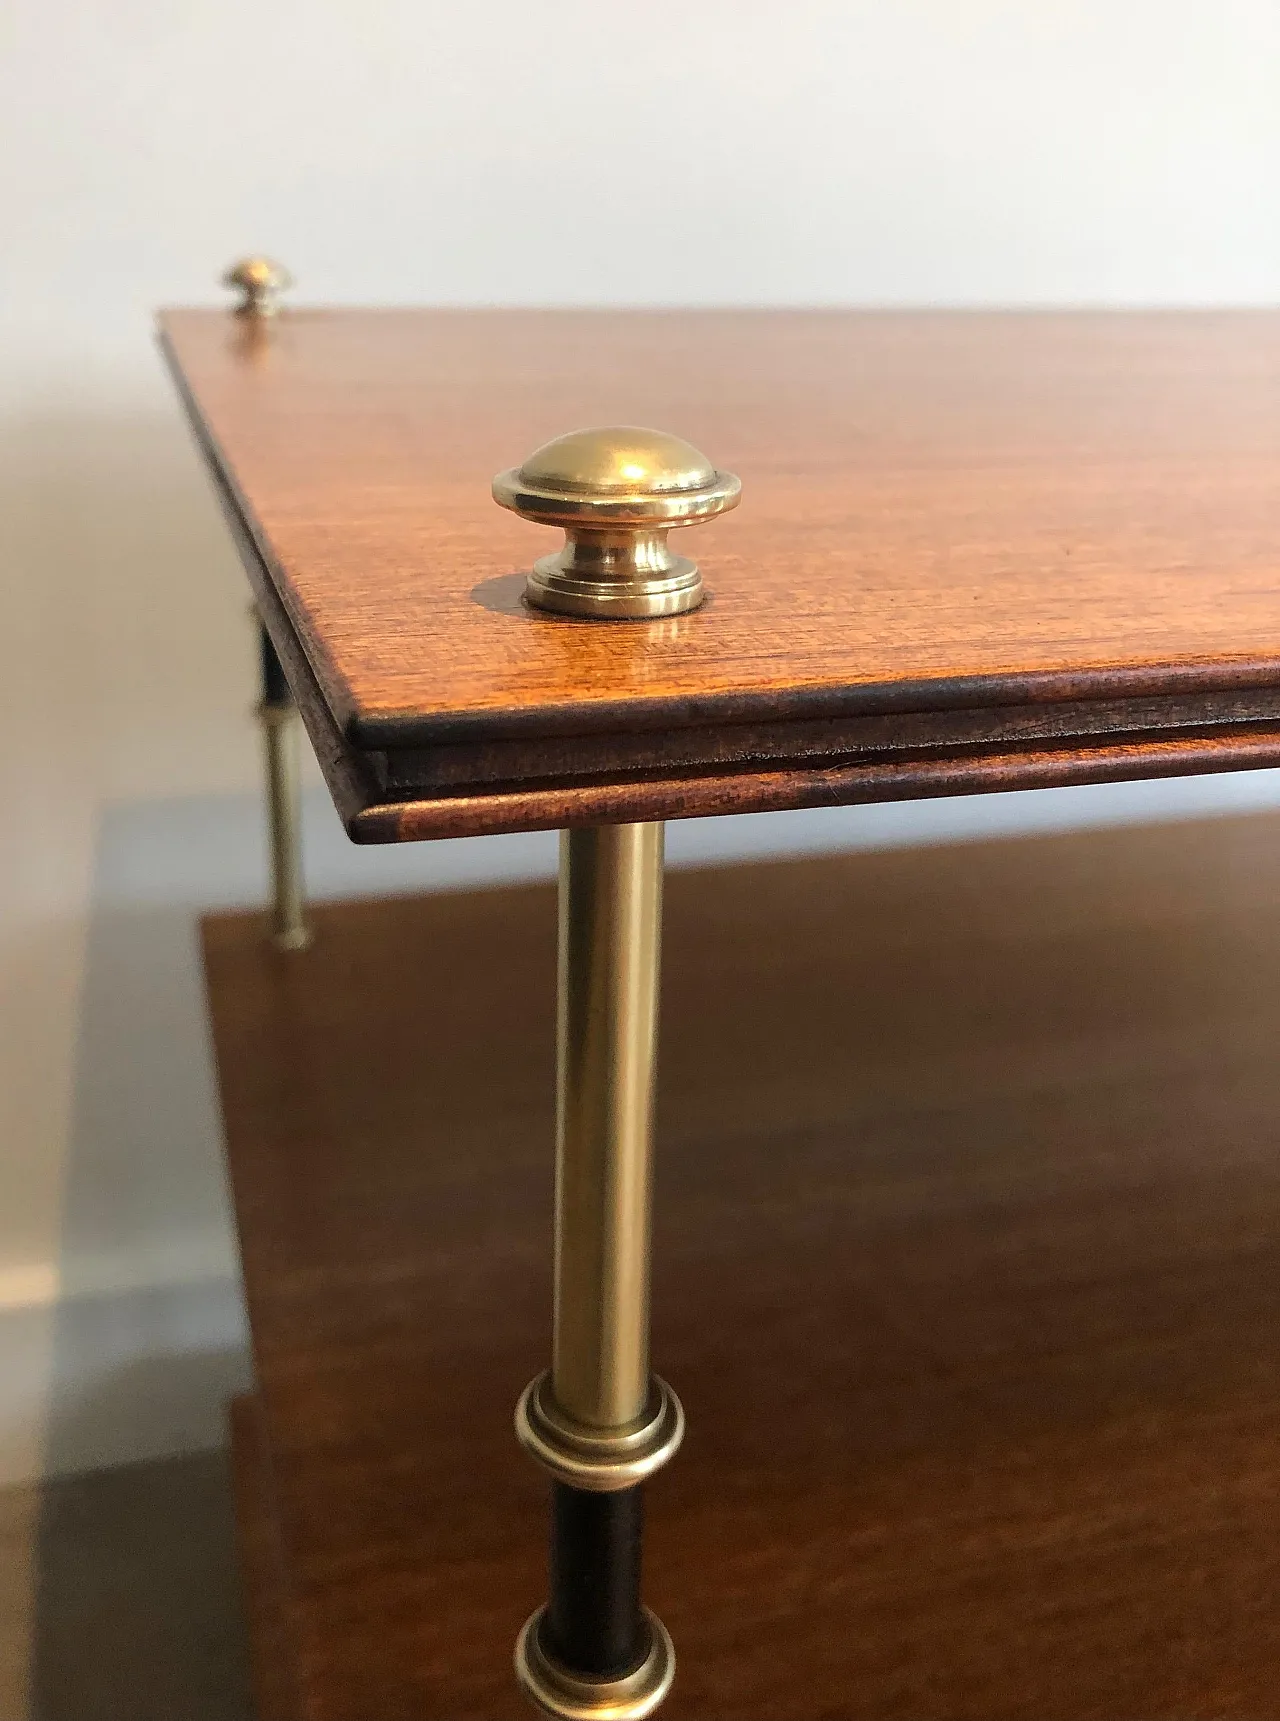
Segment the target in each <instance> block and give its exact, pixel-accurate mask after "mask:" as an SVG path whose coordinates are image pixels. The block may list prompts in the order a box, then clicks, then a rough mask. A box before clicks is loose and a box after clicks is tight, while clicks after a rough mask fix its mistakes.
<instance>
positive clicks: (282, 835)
mask: <svg viewBox="0 0 1280 1721" xmlns="http://www.w3.org/2000/svg"><path fill="white" fill-rule="evenodd" d="M261 644H262V703H261V704H260V705H259V707H258V718H259V721H260V722H261V724H262V744H263V751H264V755H265V766H266V796H267V831H268V837H269V841H270V853H271V939H272V943H274V944H275V945H276V946H277V948H278V949H280V950H305V949H306V948H307V946H308V945H309V944H310V943H311V929H310V927H309V926H308V925H307V918H306V899H305V897H304V895H303V884H302V790H301V772H300V759H299V749H298V712H297V708H296V707H295V705H294V703H293V697H292V695H291V694H290V692H289V684H288V682H287V681H286V680H285V675H284V671H283V669H282V668H281V667H280V659H279V658H278V657H277V656H276V650H275V647H274V646H273V645H272V643H271V639H270V636H269V635H268V633H267V630H266V629H265V628H263V629H262V630H261Z"/></svg>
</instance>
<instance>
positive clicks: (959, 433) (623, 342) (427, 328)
mask: <svg viewBox="0 0 1280 1721" xmlns="http://www.w3.org/2000/svg"><path fill="white" fill-rule="evenodd" d="M165 327H166V340H167V343H168V350H169V351H170V354H171V356H172V359H173V363H174V365H175V369H176V371H177V373H178V375H179V377H180V380H181V382H182V386H183V387H184V390H185V392H186V398H187V401H188V405H189V408H190V411H191V414H192V418H193V422H194V424H195V426H196V429H197V432H198V434H199V436H200V437H201V440H202V443H203V445H204V447H205V450H206V452H207V454H208V457H209V460H210V463H211V467H212V469H213V470H214V473H215V478H216V481H217V482H218V484H219V486H220V489H221V492H222V495H223V497H224V501H225V503H226V506H227V510H228V514H229V517H230V518H231V519H232V521H233V525H234V527H235V529H236V530H237V533H238V536H239V538H240V542H241V547H242V553H243V554H244V557H245V560H246V565H247V566H248V568H249V571H250V575H251V577H252V578H253V579H254V580H255V583H256V584H257V586H258V588H259V593H260V596H261V597H262V599H263V600H264V606H265V607H266V609H267V610H268V611H269V619H270V620H271V623H272V625H273V628H274V630H275V632H276V638H277V643H278V645H279V647H280V650H281V652H282V654H283V655H284V657H285V659H286V662H287V664H288V667H289V670H290V675H291V679H292V680H293V681H294V683H295V686H298V687H299V688H300V689H301V690H302V693H301V696H302V698H303V703H304V706H305V708H306V715H307V721H308V725H309V727H310V729H311V732H312V735H313V738H314V739H315V740H316V743H317V749H318V751H319V753H320V754H321V757H322V761H324V762H325V763H326V768H327V769H328V770H329V773H330V781H331V783H332V785H333V787H334V790H335V794H336V796H337V799H338V802H339V806H340V808H341V810H342V812H343V814H344V817H345V818H346V819H347V821H348V824H349V826H350V828H351V829H352V832H353V834H354V835H357V836H358V837H361V838H364V839H367V840H373V841H379V840H391V839H396V838H403V837H416V836H432V835H447V834H454V833H457V832H459V831H465V830H479V829H509V828H519V827H528V826H536V825H555V824H563V823H581V822H589V821H590V820H592V819H594V818H659V817H679V816H685V815H690V814H698V813H704V812H720V811H728V810H736V811H751V810H765V809H768V808H775V807H782V806H796V805H820V804H823V803H825V802H830V801H851V800H860V799H874V798H879V797H882V796H885V795H894V796H912V795H916V794H927V793H936V792H976V791H981V790H984V789H991V788H1004V787H1009V786H1014V785H1016V784H1019V783H1026V784H1029V785H1033V784H1036V783H1038V782H1044V781H1087V780H1093V779H1097V778H1103V777H1108V776H1136V775H1143V774H1147V773H1148V772H1149V771H1155V772H1160V771H1172V772H1176V771H1186V770H1204V769H1227V768H1238V767H1241V766H1248V765H1254V764H1271V763H1276V762H1277V761H1280V744H1278V741H1277V737H1278V736H1280V604H1278V603H1277V556H1278V546H1280V492H1278V491H1277V488H1276V485H1275V481H1274V474H1275V465H1276V458H1277V450H1280V316H1277V315H1273V314H1267V313H1233V314H1213V315H1210V314H1204V315H1172V314H1161V315H1143V316H1123V315H1079V316H1065V315H1036V316H1008V315H1003V316H986V315H972V314H970V315H950V316H942V315H866V314H862V315H859V314H852V313H781V312H776V313H773V312H771V313H746V312H743V313H714V314H712V313H706V314H698V313H679V314H676V313H665V314H664V313H628V314H593V313H581V312H580V313H552V312H541V313H537V312H519V313H515V312H502V313H462V312H457V313H448V312H297V311H295V312H290V313H288V314H287V315H285V316H282V317H281V318H279V319H278V320H277V321H276V322H274V323H273V324H271V325H269V326H267V327H265V328H257V327H255V326H254V325H251V324H246V323H245V322H244V321H242V320H237V319H235V318H232V317H229V316H226V315H225V314H221V313H215V312H181V313H173V314H171V315H170V316H169V317H168V318H167V319H166V324H165ZM618 420H630V421H633V422H637V421H638V422H641V423H644V422H653V423H657V424H659V425H662V426H664V427H670V428H673V429H676V430H678V431H680V432H681V433H682V434H685V435H688V436H690V437H691V438H692V439H693V440H694V441H695V442H697V443H699V444H700V445H702V446H703V447H705V448H706V449H707V450H708V451H709V452H710V453H711V454H712V455H713V457H714V458H715V459H716V460H718V461H719V462H720V463H721V464H723V465H725V466H727V467H730V468H732V469H734V470H737V471H739V472H740V473H741V475H742V477H743V480H744V485H745V490H744V502H743V505H742V507H741V508H740V509H739V510H738V511H737V513H735V514H733V515H730V516H728V517H726V518H725V519H724V520H723V521H720V522H717V523H716V524H714V525H712V526H708V527H705V528H699V529H698V530H697V531H696V532H691V533H689V534H688V545H689V548H690V549H691V550H692V551H693V553H694V554H696V555H697V556H698V557H699V559H700V560H701V562H702V564H703V567H704V571H705V574H706V577H707V582H708V585H709V587H710V593H711V596H710V601H709V602H708V604H707V606H706V607H705V608H704V609H703V610H701V611H699V612H697V613H695V614H693V615H690V616H686V617H680V618H676V619H674V620H669V621H665V622H660V623H644V624H634V625H627V624H616V625H605V624H600V623H591V622H577V621H571V620H567V619H564V618H553V617H549V616H546V615H539V614H535V613H534V612H532V611H530V610H528V609H527V608H526V607H525V606H524V605H523V603H522V602H521V599H520V592H521V587H522V579H521V576H520V573H519V570H520V569H522V568H525V567H527V566H528V565H529V562H530V560H531V558H532V557H533V556H534V555H535V554H538V553H540V552H541V551H542V550H545V549H546V548H548V547H550V546H551V545H552V543H553V542H554V537H553V535H552V534H550V533H548V532H545V531H541V530H539V529H537V528H534V527H530V526H528V525H526V524H524V523H523V522H521V521H518V520H516V519H513V518H512V517H511V516H509V515H506V514H504V513H503V512H502V511H500V510H499V509H497V508H495V507H494V506H493V505H492V503H491V502H490V500H489V496H488V481H489V478H490V476H491V474H492V473H493V472H494V471H496V470H498V469H499V468H500V467H503V466H507V465H510V464H511V463H512V462H513V461H518V460H519V459H520V457H521V456H522V455H523V454H524V453H526V452H528V451H529V450H530V449H532V448H533V447H534V446H536V445H537V444H538V443H539V442H541V441H543V440H545V439H546V438H547V437H549V436H551V435H554V434H556V433H558V432H560V431H562V430H565V429H568V428H572V427H574V426H576V425H580V424H584V423H591V422H608V421H618ZM939 784H945V790H943V791H940V790H939V788H938V787H937V785H939Z"/></svg>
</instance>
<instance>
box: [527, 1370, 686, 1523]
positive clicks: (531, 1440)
mask: <svg viewBox="0 0 1280 1721" xmlns="http://www.w3.org/2000/svg"><path fill="white" fill-rule="evenodd" d="M516 1439H517V1440H518V1441H519V1442H520V1444H521V1446H523V1447H524V1449H525V1451H526V1452H527V1453H528V1454H529V1455H530V1457H532V1458H534V1459H536V1461H537V1462H538V1463H539V1464H541V1465H542V1467H543V1469H544V1470H546V1471H548V1472H550V1474H551V1475H552V1476H554V1477H555V1479H556V1481H557V1482H567V1483H568V1484H569V1486H570V1487H571V1488H582V1489H585V1490H586V1491H587V1492H588V1493H591V1494H612V1493H616V1492H617V1491H618V1490H620V1489H622V1488H631V1487H634V1486H635V1484H636V1483H637V1482H643V1481H644V1479H645V1477H646V1476H652V1475H653V1473H654V1471H655V1470H660V1469H661V1468H662V1466H663V1465H664V1464H666V1463H667V1462H668V1460H669V1459H671V1458H673V1457H674V1456H675V1454H676V1452H677V1451H678V1450H679V1446H680V1442H681V1441H682V1440H683V1439H684V1410H683V1409H682V1407H681V1404H680V1400H679V1399H678V1398H677V1397H676V1395H675V1393H674V1392H672V1390H671V1388H670V1387H669V1386H668V1385H667V1383H666V1381H664V1380H661V1379H659V1377H658V1376H657V1375H654V1377H653V1390H652V1393H651V1395H650V1400H649V1408H648V1409H647V1411H646V1412H645V1414H644V1416H642V1417H640V1418H639V1419H638V1420H637V1421H635V1422H631V1423H627V1424H626V1425H625V1426H624V1427H622V1428H591V1427H588V1426H587V1425H586V1424H585V1423H581V1422H574V1421H572V1420H571V1419H570V1418H569V1417H567V1416H566V1415H565V1414H564V1412H563V1411H562V1410H561V1409H560V1407H559V1406H558V1405H557V1404H556V1402H555V1399H554V1397H553V1396H552V1392H551V1375H550V1372H549V1371H548V1372H546V1373H544V1374H540V1375H539V1376H538V1378H537V1379H536V1380H535V1381H531V1382H530V1384H529V1385H528V1386H527V1387H526V1388H525V1390H524V1392H523V1393H522V1394H521V1395H520V1402H519V1404H518V1405H517V1406H516Z"/></svg>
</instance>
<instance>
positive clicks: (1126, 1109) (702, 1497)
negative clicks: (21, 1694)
mask: <svg viewBox="0 0 1280 1721" xmlns="http://www.w3.org/2000/svg"><path fill="white" fill-rule="evenodd" d="M1278 897H1280V820H1278V819H1276V818H1274V817H1266V818H1257V819H1242V820H1231V821H1222V822H1219V823H1215V824H1209V825H1201V826H1193V827H1187V828H1182V829H1178V828H1168V829H1157V830H1147V831H1137V832H1115V833H1110V834H1107V835H1094V836H1073V837H1066V838H1054V839H1044V840H1038V841H1030V842H1020V843H1010V844H1004V845H996V846H989V847H973V848H967V849H940V850H934V851H926V852H919V853H911V854H897V855H888V856H864V857H847V858H838V857H837V858H831V859H822V860H812V861H804V862H797V863H786V864H777V865H766V866H751V867H744V868H736V869H726V870H723V871H717V872H710V873H689V874H679V873H677V874H675V875H673V876H672V878H671V880H670V888H669V904H668V925H667V960H666V977H665V996H664V1020H663V1047H662V1073H661V1094H660V1105H659V1112H660V1124H659V1168H658V1211H657V1239H656V1240H657V1254H656V1262H657V1277H656V1286H655V1290H656V1310H655V1337H654V1354H655V1361H656V1362H657V1364H658V1366H660V1368H661V1369H662V1371H663V1373H664V1374H666V1375H667V1376H668V1377H669V1378H670V1379H671V1380H672V1382H673V1383H674V1384H675V1385H676V1387H677V1388H678V1390H679V1391H680V1393H681V1395H682V1396H683V1398H684V1400H685V1403H686V1407H687V1409H688V1412H689V1434H688V1439H687V1443H686V1445H685V1448H684V1449H683V1450H682V1452H681V1454H680V1456H679V1458H678V1459H677V1461H676V1462H675V1463H674V1464H673V1465H671V1466H670V1468H669V1469H668V1470H667V1471H664V1472H663V1474H662V1476H661V1477H660V1478H659V1479H658V1480H657V1481H656V1482H655V1484H654V1485H653V1487H652V1489H651V1490H650V1507H649V1512H650V1531H649V1542H648V1552H647V1563H648V1575H647V1579H646V1593H647V1595H648V1597H649V1599H650V1600H651V1601H652V1603H653V1605H654V1607H655V1608H656V1609H657V1610H658V1611H659V1613H660V1615H661V1617H662V1618H663V1619H664V1620H665V1621H666V1623H667V1624H668V1625H669V1626H670V1628H671V1630H672V1633H673V1635H674V1637H675V1640H676V1643H677V1646H678V1653H679V1658H680V1667H679V1675H678V1680H677V1685H676V1690H675V1693H674V1695H673V1697H672V1699H671V1703H670V1707H669V1710H668V1711H667V1713H669V1714H670V1715H671V1717H672V1721H692V1718H694V1717H697V1718H699V1721H725V1718H726V1717H729V1716H732V1717H734V1721H766V1718H767V1721H815V1717H827V1718H829V1721H855V1718H858V1721H861V1718H864V1717H865V1718H867V1721H872V1718H875V1721H886V1718H889V1717H902V1718H904V1721H908V1718H910V1721H919V1718H920V1717H923V1716H928V1717H930V1718H931V1721H962V1718H963V1721H1002V1718H1014V1717H1018V1718H1025V1721H1084V1718H1086V1717H1087V1718H1096V1721H1116V1718H1117V1717H1122V1716H1128V1717H1136V1716H1143V1717H1148V1718H1152V1721H1155V1718H1161V1721H1173V1718H1175V1717H1176V1718H1178V1721H1208V1718H1209V1717H1219V1716H1221V1717H1225V1716H1233V1717H1241V1718H1246V1717H1248V1718H1255V1721H1256V1718H1260V1717H1263V1716H1269V1715H1273V1714H1274V1713H1275V1712H1276V1701H1275V1693H1276V1690H1277V1686H1278V1682H1280V1628H1278V1626H1277V1617H1276V1612H1275V1606H1274V1597H1275V1591H1276V1585H1277V1580H1278V1579H1280V1563H1278V1562H1280V1555H1278V1553H1277V1543H1276V1533H1275V1497H1276V1490H1277V1486H1278V1485H1280V1459H1278V1458H1277V1447H1276V1439H1275V1429H1276V1420H1277V1415H1278V1414H1280V1368H1278V1365H1277V1358H1276V1348H1275V1332H1276V1327H1277V1320H1278V1318H1280V1243H1278V1241H1277V1239H1278V1238H1280V1155H1278V1153H1277V1147H1276V1135H1275V1121H1274V1120H1275V1117H1276V1113H1277V1107H1278V1105H1280V1065H1278V1064H1277V1060H1276V1057H1275V1045H1276V1042H1277V1038H1278V1037H1280V923H1278V922H1277V918H1276V915H1275V902H1276V900H1277V898H1278ZM316 922H317V929H318V938H317V943H316V946H315V948H314V950H313V951H312V952H311V953H309V954H308V955H306V956H305V957H301V958H299V957H288V956H281V955H279V954H278V953H275V952H273V951H272V950H271V949H270V948H269V946H268V945H267V944H266V942H265V940H264V938H263V935H262V926H261V922H260V921H259V920H258V919H257V918H256V917H253V916H226V917H222V916H220V917H217V918H214V919H213V920H211V921H209V922H208V923H207V924H206V932H205V939H206V952H207V963H208V972H209V980H210V993H211V998H212V1004H213V1019H214V1027H215V1034H216V1040H217V1047H218V1056H219V1064H220V1069H221V1082H222V1094H223V1104H224V1109H225V1116H226V1124H227V1132H228V1138H229V1146H230V1159H231V1167H232V1173H233V1181H234V1186H235V1196H236V1205H237V1211H238V1217H239V1225H240V1232H241V1239H242V1245H243V1254H244V1262H245V1272H246V1283H247V1287H248V1293H249V1301H250V1308H251V1312H252V1319H253V1327H254V1345H255V1355H256V1359H257V1367H258V1374H259V1384H260V1400H259V1403H260V1409H261V1415H262V1422H261V1424H260V1427H261V1430H262V1431H263V1434H264V1440H263V1442H262V1446H261V1448H260V1449H259V1448H255V1447H254V1446H253V1444H252V1442H249V1443H248V1444H247V1445H246V1447H245V1450H246V1451H247V1452H248V1454H249V1456H248V1457H247V1458H246V1459H245V1466H244V1467H247V1468H248V1469H250V1470H252V1471H253V1472H254V1473H255V1474H258V1475H259V1476H263V1475H265V1474H266V1473H267V1469H268V1466H267V1464H265V1463H264V1462H263V1461H262V1458H261V1453H262V1452H265V1453H267V1454H268V1455H269V1485H267V1484H263V1485H262V1486H260V1487H259V1488H258V1489H257V1492H256V1496H255V1497H256V1498H257V1499H258V1500H259V1501H260V1502H265V1506H264V1509H265V1510H266V1511H267V1515H268V1517H270V1518H271V1519H272V1520H273V1524H274V1529H275V1533H276V1534H277V1535H278V1538H279V1544H278V1545H279V1548H280V1549H281V1551H282V1553H281V1561H280V1565H281V1567H282V1568H283V1571H284V1573H285V1576H286V1578H287V1582H286V1584H285V1586H284V1587H285V1590H286V1592H287V1594H288V1596H289V1597H290V1605H291V1607H292V1610H293V1612H292V1615H291V1620H292V1624H291V1630H292V1632H293V1636H294V1643H295V1646H296V1660H297V1666H298V1669H299V1690H300V1695H299V1698H298V1715H299V1716H300V1717H301V1716H305V1717H306V1718H307V1721H370V1718H371V1717H378V1718H379V1721H410V1718H412V1721H430V1718H431V1717H439V1718H445V1717H448V1718H450V1721H459V1718H467V1717H474V1718H476V1721H480V1718H484V1721H517V1718H518V1717H520V1716H521V1715H522V1714H523V1713H524V1711H523V1709H522V1707H521V1704H520V1702H519V1700H518V1698H517V1697H516V1695H515V1692H514V1687H513V1683H512V1678H511V1673H510V1650H511V1643H512V1640H513V1638H514V1635H515V1632H516V1629H517V1628H518V1626H519V1624H520V1623H521V1621H522V1619H523V1618H524V1616H525V1614H526V1613H527V1611H528V1610H529V1609H530V1608H531V1607H532V1606H533V1605H535V1603H536V1602H537V1601H538V1600H539V1599H540V1597H541V1596H542V1595H543V1594H544V1591H545V1573H544V1570H543V1558H544V1554H543V1549H544V1545H545V1544H544V1537H545V1499H544V1493H543V1485H542V1482H541V1480H540V1478H539V1477H538V1475H537V1473H536V1472H535V1471H534V1469H533V1467H532V1466H531V1465H530V1464H529V1463H528V1461H527V1460H526V1459H525V1458H524V1457H523V1456H522V1455H521V1454H520V1452H519V1451H518V1449H517V1447H516V1445H515V1441H514V1437H513V1434H512V1431H511V1407H512V1404H513V1402H514V1400H515V1397H516V1395H517V1393H518V1392H519V1390H520V1388H521V1387H522V1386H523V1385H524V1383H525V1381H526V1380H527V1379H529V1378H530V1377H531V1376H532V1375H533V1374H534V1373H535V1372H536V1371H537V1370H538V1369H539V1368H540V1367H541V1366H542V1364H543V1362H544V1360H545V1355H546V1346H547V1340H548V1335H547V1330H546V1325H547V1309H548V1306H549V1283H548V1278H549V1255H548V1247H547V1243H548V1237H549V1230H550V1195H551V1158H552V1151H551V1137H552V1118H551V1107H552V1076H551V1071H552V1061H553V1060H552V1034H553V1030H552V985H553V968H554V909H553V902H552V896H551V892H550V890H549V889H545V888H534V889H520V890H498V891H488V892H480V893H476V894H464V895H457V896H445V897H438V898H423V899H420V900H416V901H410V902H392V903H368V904H349V905H342V906H324V905H320V906H319V907H317V909H316ZM255 1452H258V1454H259V1455H258V1456H257V1457H255V1456H254V1453H255ZM262 1545H263V1543H262V1539H261V1538H259V1539H258V1541H257V1542H256V1543H255V1546H256V1547H261V1546H262ZM258 1568H259V1569H260V1568H261V1561H259V1562H258ZM265 1581H266V1584H267V1593H266V1596H265V1600H266V1601H267V1603H268V1604H269V1607H270V1606H278V1602H277V1601H273V1600H272V1598H273V1597H278V1595H279V1593H280V1585H279V1584H277V1583H276V1582H275V1579H274V1577H273V1576H272V1568H270V1567H268V1576H267V1579H266V1580H265Z"/></svg>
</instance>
